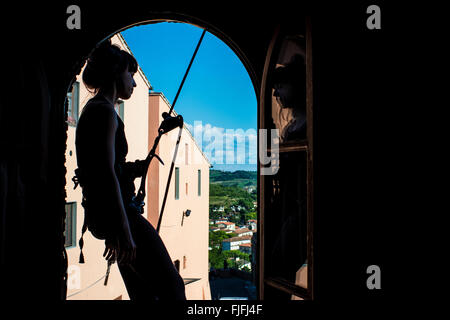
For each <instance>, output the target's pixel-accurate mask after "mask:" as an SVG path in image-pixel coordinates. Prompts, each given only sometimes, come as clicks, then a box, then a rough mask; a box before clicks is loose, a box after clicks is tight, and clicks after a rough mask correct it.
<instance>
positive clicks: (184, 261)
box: [183, 256, 187, 269]
mask: <svg viewBox="0 0 450 320" xmlns="http://www.w3.org/2000/svg"><path fill="white" fill-rule="evenodd" d="M186 265H187V258H186V256H183V269H186Z"/></svg>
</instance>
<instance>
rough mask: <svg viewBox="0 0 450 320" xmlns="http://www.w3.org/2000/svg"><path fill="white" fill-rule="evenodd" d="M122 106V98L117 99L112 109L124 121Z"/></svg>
mask: <svg viewBox="0 0 450 320" xmlns="http://www.w3.org/2000/svg"><path fill="white" fill-rule="evenodd" d="M124 106H125V103H124V102H123V100H117V102H116V104H115V105H114V109H115V110H116V112H117V114H118V115H119V117H120V119H122V121H125V119H124Z"/></svg>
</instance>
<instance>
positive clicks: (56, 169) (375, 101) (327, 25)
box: [0, 0, 395, 301]
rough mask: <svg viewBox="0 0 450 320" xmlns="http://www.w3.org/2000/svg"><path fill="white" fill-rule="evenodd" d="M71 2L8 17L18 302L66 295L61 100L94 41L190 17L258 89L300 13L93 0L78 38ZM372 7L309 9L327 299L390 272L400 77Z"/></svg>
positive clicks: (5, 237)
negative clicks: (391, 156)
mask: <svg viewBox="0 0 450 320" xmlns="http://www.w3.org/2000/svg"><path fill="white" fill-rule="evenodd" d="M70 4H72V3H71V2H67V1H61V2H57V3H49V4H42V3H39V4H29V5H27V6H18V5H13V6H12V7H11V8H10V9H9V12H8V16H9V17H8V18H7V19H4V20H3V21H2V30H4V31H5V30H8V32H6V34H5V36H4V37H3V38H2V41H3V43H4V44H5V48H6V50H5V49H4V51H5V55H2V57H3V61H4V62H5V61H6V62H7V63H5V64H4V70H5V75H7V76H2V77H1V81H2V83H1V99H0V105H1V108H0V124H1V126H0V132H1V136H0V143H1V157H0V174H1V183H2V185H1V191H0V195H1V198H0V201H1V202H0V204H1V206H2V207H1V212H2V220H1V231H2V240H1V245H2V252H1V253H2V255H1V259H2V260H1V264H2V265H1V268H2V270H1V271H0V277H1V281H2V290H3V288H5V291H8V292H11V295H12V296H13V297H22V298H25V299H26V298H27V297H26V295H27V294H24V292H30V291H33V292H38V291H39V290H41V289H42V290H43V293H42V294H39V295H34V296H33V299H38V300H39V299H42V300H45V301H55V300H59V299H62V298H63V297H64V288H62V290H61V282H62V280H63V273H64V259H63V251H62V250H61V248H62V245H63V244H62V239H61V232H62V230H63V229H62V228H63V216H64V197H65V191H64V186H65V183H66V182H65V168H64V160H65V159H64V152H65V140H66V125H65V123H64V120H65V114H64V105H63V103H64V97H65V93H66V91H67V89H68V86H69V84H70V81H71V79H72V77H73V76H74V75H75V74H77V73H78V71H79V70H80V68H81V63H82V62H83V57H86V56H87V55H88V53H89V51H90V50H91V49H92V48H93V47H94V45H95V44H96V43H97V42H98V41H100V40H102V39H104V38H105V37H107V36H108V35H111V34H112V33H113V32H115V31H117V30H119V29H121V28H123V27H125V26H127V25H130V24H134V23H137V22H140V21H145V20H148V19H152V18H156V17H158V18H162V17H164V16H167V17H169V18H170V17H172V16H174V17H181V15H185V16H186V17H187V18H186V19H189V17H193V19H194V20H195V21H198V23H199V24H203V23H205V25H209V26H210V27H211V28H212V30H215V29H214V28H216V29H217V30H221V31H222V32H223V33H224V34H226V35H227V36H228V37H229V39H232V41H233V42H232V43H231V44H232V45H233V44H234V45H236V46H238V47H239V48H240V49H241V50H242V52H244V53H245V55H246V58H247V59H248V64H249V65H250V66H251V68H252V70H253V71H254V75H253V78H254V79H255V86H256V87H257V88H258V86H259V85H260V81H261V78H262V72H263V67H264V60H265V55H266V51H267V47H268V45H269V42H270V40H271V37H272V31H273V28H274V26H275V25H276V24H277V23H284V24H292V23H294V24H295V23H296V12H298V11H297V10H299V9H298V7H293V5H288V6H280V7H274V6H264V5H263V4H260V5H258V6H246V7H239V6H237V5H231V4H228V5H226V4H225V3H224V4H223V5H220V4H219V5H213V4H210V5H203V6H200V5H193V4H191V3H185V4H184V5H182V4H173V5H172V4H170V3H168V2H165V3H164V4H163V3H162V2H161V3H158V4H155V3H147V2H142V1H131V0H130V1H126V2H122V3H121V4H113V5H111V3H110V2H106V3H105V5H104V6H101V5H99V3H98V2H92V1H91V2H81V3H80V4H79V5H80V7H81V13H82V16H81V17H82V18H81V20H82V25H81V30H68V29H67V28H66V27H65V25H66V19H67V16H68V15H67V14H66V13H65V12H66V8H67V6H68V5H70ZM369 4H370V3H366V2H363V3H361V4H359V5H351V4H346V5H345V6H344V5H343V4H339V5H337V4H334V5H332V6H331V5H328V4H327V5H323V6H321V5H317V6H314V7H312V6H306V7H308V8H307V9H308V10H309V11H308V12H310V13H311V14H312V17H313V19H312V24H313V31H312V34H313V63H314V76H313V77H314V99H315V102H314V103H315V105H314V108H315V117H316V120H317V125H316V127H315V131H316V139H315V161H316V163H315V168H316V171H315V174H316V180H315V195H316V203H315V208H316V218H315V223H316V227H317V229H316V232H317V235H316V238H315V239H316V241H317V242H316V247H315V250H316V251H315V253H316V259H317V260H316V266H317V268H318V269H317V270H318V271H317V272H316V276H317V282H316V284H317V287H316V297H317V298H318V299H334V298H335V297H336V295H338V294H339V292H340V291H344V292H345V293H346V294H349V295H350V296H351V297H373V296H376V295H377V293H376V292H373V291H368V290H367V288H366V287H365V279H366V278H367V275H366V273H365V270H366V269H365V268H366V267H367V266H368V265H371V264H379V265H380V266H381V267H382V268H383V267H384V268H385V269H388V268H387V265H388V263H387V261H386V256H385V249H387V248H386V246H384V244H385V241H384V239H383V238H382V236H381V235H380V233H379V232H380V230H384V228H385V226H386V221H387V214H389V213H390V211H391V210H393V209H392V206H389V205H388V203H389V202H390V201H391V200H392V199H391V198H390V197H392V191H393V190H392V189H393V188H394V187H393V185H392V181H393V180H392V176H390V175H389V174H390V173H392V170H393V169H392V167H391V165H390V164H388V163H386V161H387V160H386V158H385V157H384V153H383V152H380V147H381V146H380V144H381V143H383V146H384V148H387V150H388V151H389V152H393V145H394V142H393V138H392V135H391V132H392V131H391V129H393V124H394V121H395V118H394V117H386V116H380V113H383V114H386V113H387V112H389V111H390V108H392V107H393V103H394V102H393V100H392V97H391V96H390V93H391V84H392V78H391V80H389V79H387V76H386V75H387V74H391V75H392V70H390V69H389V67H390V66H389V65H388V63H387V62H388V61H389V51H388V46H390V45H392V44H393V43H392V42H389V41H390V40H389V39H388V37H387V31H386V29H387V28H388V26H389V23H390V21H392V20H391V17H390V16H389V14H385V15H384V16H383V17H384V20H383V23H385V24H384V25H383V26H385V29H382V30H378V31H369V30H367V28H365V19H366V17H367V15H366V14H365V8H366V7H367V6H368V5H369ZM311 7H312V8H311ZM161 12H163V14H161ZM174 13H176V14H175V15H174ZM12 25H13V26H15V27H14V28H13V29H11V26H12ZM19 26H20V27H19ZM390 112H391V113H392V114H393V115H395V111H392V110H391V111H390ZM387 180H389V181H391V184H386V183H385V181H387ZM68 185H69V186H70V185H71V182H70V183H69V184H68ZM387 207H389V208H391V209H389V210H386V208H387ZM30 268H31V269H30ZM388 270H389V269H388ZM23 275H27V276H25V277H24V276H23ZM37 275H39V276H37ZM30 277H31V279H32V284H31V285H30ZM30 286H32V287H33V288H30ZM44 288H45V290H44Z"/></svg>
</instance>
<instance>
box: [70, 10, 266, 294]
mask: <svg viewBox="0 0 450 320" xmlns="http://www.w3.org/2000/svg"><path fill="white" fill-rule="evenodd" d="M163 21H164V22H180V21H178V20H177V21H175V20H172V19H161V20H152V21H144V22H140V23H136V24H133V25H130V26H127V27H125V28H122V29H120V30H119V31H117V32H115V33H114V34H113V35H109V36H108V37H106V38H104V39H111V38H113V37H114V36H115V35H117V34H119V33H120V32H123V31H125V30H127V29H130V28H133V27H137V26H141V25H149V24H155V23H158V22H163ZM183 22H184V21H183ZM208 31H209V29H208ZM213 31H214V32H215V33H216V35H218V37H220V39H221V40H222V41H224V40H223V39H222V38H225V39H227V42H228V43H227V44H231V45H229V47H230V48H231V49H232V50H233V52H234V53H235V54H236V55H237V56H238V57H239V59H240V61H241V63H242V64H243V65H244V67H245V68H246V70H247V72H248V74H249V75H250V78H251V81H252V83H253V89H254V91H255V93H256V94H255V96H256V97H258V92H257V87H256V86H255V85H254V84H255V83H256V82H257V81H256V78H255V73H254V72H253V70H252V68H251V66H250V65H249V63H248V61H247V59H246V58H245V56H244V54H243V53H242V52H241V51H240V50H239V48H237V46H236V45H235V44H233V43H232V42H231V40H229V39H228V38H227V37H226V36H225V35H223V34H222V33H220V32H219V31H217V30H213ZM104 39H103V40H104ZM103 40H102V41H103ZM224 42H225V41H224ZM124 46H126V44H124ZM252 75H253V77H252ZM144 78H145V76H144ZM144 82H145V80H144ZM79 87H80V81H73V82H72V88H71V90H70V93H71V95H70V99H68V101H67V112H68V113H69V114H68V120H67V121H68V122H69V123H70V121H71V118H70V114H71V113H78V112H79V111H81V110H80V108H79V106H72V105H75V104H76V101H79V102H86V101H81V100H83V99H80V98H79V96H77V95H78V94H79V90H80V89H79ZM150 87H151V86H150ZM150 87H149V89H150ZM77 92H78V93H77ZM117 107H118V113H119V115H120V112H122V114H123V105H122V106H120V105H118V106H117ZM121 107H122V109H120V108H121ZM125 117H127V116H126V115H125ZM72 118H74V117H72ZM74 124H75V125H76V123H74ZM74 124H72V126H73V125H74ZM72 131H74V130H73V128H70V125H69V129H68V136H69V137H70V136H72V137H73V132H72ZM150 140H151V139H150V138H149V139H148V141H149V142H150ZM149 147H151V146H150V145H149ZM147 151H148V150H147ZM67 152H69V153H68V154H66V159H69V157H72V156H74V150H73V148H69V145H68V149H67ZM70 171H71V170H68V172H70ZM68 177H70V176H66V181H67V182H70V179H69V178H68ZM66 189H68V188H66ZM199 193H200V191H199ZM186 194H187V184H186ZM71 203H72V204H71V208H73V201H71ZM78 207H79V210H82V208H81V206H78ZM70 211H71V212H73V209H71V210H70ZM183 217H184V216H183ZM190 220H192V218H190ZM68 221H69V220H67V219H66V226H67V225H68ZM78 221H80V219H78ZM75 225H78V227H80V223H76V224H75ZM78 229H79V228H78ZM66 230H67V229H66ZM67 233H68V232H67V231H66V234H67ZM72 234H73V233H72ZM75 234H76V232H75ZM66 243H67V241H66ZM75 247H76V243H75ZM183 258H184V257H183ZM190 260H191V259H190ZM94 280H95V281H94ZM91 282H92V283H98V279H97V280H96V279H92V281H91ZM88 286H89V285H88ZM80 289H81V288H80ZM82 290H83V289H81V291H82ZM81 291H80V292H81ZM202 291H204V288H202ZM76 294H77V293H76V292H75V293H72V294H71V295H70V296H71V297H73V296H75V295H76Z"/></svg>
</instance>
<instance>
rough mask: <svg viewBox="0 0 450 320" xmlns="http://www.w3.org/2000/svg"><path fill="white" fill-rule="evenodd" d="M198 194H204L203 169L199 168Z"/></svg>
mask: <svg viewBox="0 0 450 320" xmlns="http://www.w3.org/2000/svg"><path fill="white" fill-rule="evenodd" d="M197 172H198V175H197V176H198V183H197V184H198V196H199V197H200V196H201V195H202V171H201V170H198V171H197Z"/></svg>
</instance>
